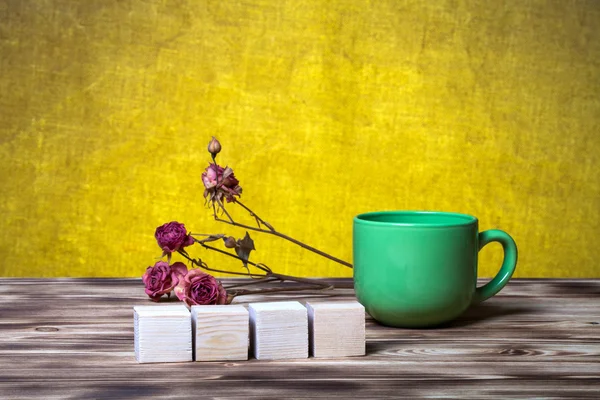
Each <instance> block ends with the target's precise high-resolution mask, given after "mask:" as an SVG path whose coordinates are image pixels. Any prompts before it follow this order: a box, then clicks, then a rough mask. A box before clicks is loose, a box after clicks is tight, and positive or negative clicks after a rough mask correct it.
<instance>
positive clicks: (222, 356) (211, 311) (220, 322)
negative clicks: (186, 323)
mask: <svg viewBox="0 0 600 400" xmlns="http://www.w3.org/2000/svg"><path fill="white" fill-rule="evenodd" d="M192 328H193V339H194V349H195V357H194V358H195V360H196V361H233V360H247V359H248V335H249V321H248V310H246V308H245V307H244V306H241V305H209V306H193V307H192Z"/></svg>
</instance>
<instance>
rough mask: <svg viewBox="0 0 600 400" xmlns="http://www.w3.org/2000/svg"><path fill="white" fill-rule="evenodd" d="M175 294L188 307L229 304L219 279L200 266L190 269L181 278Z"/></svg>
mask: <svg viewBox="0 0 600 400" xmlns="http://www.w3.org/2000/svg"><path fill="white" fill-rule="evenodd" d="M175 295H177V298H178V299H179V300H181V301H183V302H184V303H185V304H186V305H187V306H188V307H191V306H194V305H209V304H227V292H226V291H225V289H224V288H223V285H221V282H219V281H218V280H217V279H215V278H214V277H213V276H212V275H209V274H207V273H206V272H204V271H202V270H200V269H199V268H196V269H192V270H190V271H189V272H188V273H187V275H186V276H185V277H184V278H183V279H180V280H179V284H178V285H177V286H176V287H175Z"/></svg>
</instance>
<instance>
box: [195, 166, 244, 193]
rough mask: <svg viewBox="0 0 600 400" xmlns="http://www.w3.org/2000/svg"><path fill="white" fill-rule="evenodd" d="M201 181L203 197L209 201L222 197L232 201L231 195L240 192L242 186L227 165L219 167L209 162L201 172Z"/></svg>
mask: <svg viewBox="0 0 600 400" xmlns="http://www.w3.org/2000/svg"><path fill="white" fill-rule="evenodd" d="M202 183H204V187H205V190H204V198H207V197H208V198H209V201H217V200H221V199H222V198H223V197H225V199H226V200H227V202H232V201H233V196H239V195H240V194H242V188H241V187H240V185H239V183H240V181H238V180H237V179H236V178H235V176H234V174H233V170H232V169H231V168H229V167H225V168H223V167H221V166H220V165H217V164H210V165H209V166H208V167H207V168H206V170H205V171H204V172H203V173H202Z"/></svg>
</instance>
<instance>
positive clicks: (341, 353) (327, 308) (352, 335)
mask: <svg viewBox="0 0 600 400" xmlns="http://www.w3.org/2000/svg"><path fill="white" fill-rule="evenodd" d="M306 309H307V311H308V330H309V338H310V353H311V355H312V356H313V357H349V356H364V355H365V308H364V307H363V306H362V304H360V303H358V302H356V301H348V302H329V303H306Z"/></svg>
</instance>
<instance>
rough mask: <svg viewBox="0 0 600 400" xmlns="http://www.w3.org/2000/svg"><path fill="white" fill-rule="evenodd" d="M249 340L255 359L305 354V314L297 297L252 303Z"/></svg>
mask: <svg viewBox="0 0 600 400" xmlns="http://www.w3.org/2000/svg"><path fill="white" fill-rule="evenodd" d="M249 311H250V343H251V347H252V350H253V354H254V357H255V358H256V359H258V360H278V359H289V358H308V317H307V314H306V308H304V306H303V305H302V304H300V303H299V302H297V301H282V302H270V303H251V304H250V306H249Z"/></svg>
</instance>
